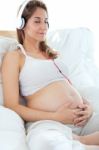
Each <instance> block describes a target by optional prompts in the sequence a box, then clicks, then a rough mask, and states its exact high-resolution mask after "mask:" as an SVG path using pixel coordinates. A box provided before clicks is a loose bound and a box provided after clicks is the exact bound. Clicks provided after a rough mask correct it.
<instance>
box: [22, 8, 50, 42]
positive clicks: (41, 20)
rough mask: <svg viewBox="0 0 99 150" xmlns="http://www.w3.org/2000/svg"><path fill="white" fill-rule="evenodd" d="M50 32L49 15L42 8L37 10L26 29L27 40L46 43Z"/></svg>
mask: <svg viewBox="0 0 99 150" xmlns="http://www.w3.org/2000/svg"><path fill="white" fill-rule="evenodd" d="M47 30H48V15H47V13H46V11H45V10H44V9H42V8H39V7H38V8H37V9H36V11H35V12H34V13H33V15H32V16H31V18H29V20H28V21H27V24H26V26H25V28H24V32H25V38H30V39H32V40H36V41H39V42H40V41H44V40H45V38H46V33H47Z"/></svg>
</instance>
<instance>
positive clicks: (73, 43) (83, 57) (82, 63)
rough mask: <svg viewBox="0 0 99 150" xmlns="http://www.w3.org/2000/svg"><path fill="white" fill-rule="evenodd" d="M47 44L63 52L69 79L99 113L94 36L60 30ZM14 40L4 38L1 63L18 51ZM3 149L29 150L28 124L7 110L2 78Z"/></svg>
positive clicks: (0, 146) (83, 31) (0, 143)
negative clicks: (7, 54) (5, 56)
mask: <svg viewBox="0 0 99 150" xmlns="http://www.w3.org/2000/svg"><path fill="white" fill-rule="evenodd" d="M47 42H48V43H49V44H50V46H51V47H53V48H54V49H56V50H59V51H60V53H61V57H62V59H63V61H64V63H65V64H66V65H67V67H68V70H69V78H70V79H71V81H72V83H73V84H74V86H75V87H76V88H77V89H78V90H79V92H80V93H81V95H82V96H83V97H85V98H87V99H88V100H89V101H90V102H91V103H92V105H93V107H94V110H95V112H96V113H99V92H98V91H99V70H98V69H97V68H96V66H95V64H94V59H93V53H94V48H93V34H92V32H91V31H90V30H89V29H87V28H75V29H60V30H55V31H52V32H49V33H48V36H47ZM16 44H17V41H16V40H15V39H13V38H10V37H9V38H8V37H4V36H0V62H2V58H3V55H4V53H5V52H6V51H8V50H13V49H15V48H16ZM0 118H1V119H0V120H1V121H0V149H2V150H28V146H27V143H26V135H25V128H24V122H23V120H22V119H21V118H20V116H19V115H18V114H16V113H15V112H14V111H12V110H10V109H8V108H5V107H4V106H3V95H2V80H1V78H0Z"/></svg>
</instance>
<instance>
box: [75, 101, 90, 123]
mask: <svg viewBox="0 0 99 150" xmlns="http://www.w3.org/2000/svg"><path fill="white" fill-rule="evenodd" d="M78 108H79V109H81V111H80V112H79V114H78V118H77V119H75V120H74V125H76V126H84V125H85V124H86V123H87V121H88V119H89V118H90V117H91V116H92V114H93V108H92V106H91V104H90V103H89V102H88V101H87V100H86V99H83V105H79V106H78Z"/></svg>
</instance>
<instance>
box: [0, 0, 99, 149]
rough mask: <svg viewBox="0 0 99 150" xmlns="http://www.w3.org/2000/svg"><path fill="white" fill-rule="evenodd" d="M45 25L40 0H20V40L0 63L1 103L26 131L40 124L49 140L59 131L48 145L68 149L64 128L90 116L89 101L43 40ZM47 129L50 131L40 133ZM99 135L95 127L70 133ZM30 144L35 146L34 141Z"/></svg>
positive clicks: (91, 140) (90, 140)
mask: <svg viewBox="0 0 99 150" xmlns="http://www.w3.org/2000/svg"><path fill="white" fill-rule="evenodd" d="M48 27H49V23H48V12H47V8H46V6H45V4H44V3H43V2H42V1H39V0H28V1H25V2H24V3H23V4H22V5H21V7H20V9H19V12H18V25H17V36H18V41H19V44H18V46H17V49H16V50H15V51H12V52H8V53H7V54H6V55H5V57H4V60H3V65H2V78H3V92H4V105H5V106H6V107H8V108H10V109H12V110H14V111H15V112H17V113H18V114H19V115H20V116H21V117H22V118H23V119H24V120H25V121H26V122H27V123H26V130H27V136H28V133H29V132H30V130H32V131H33V132H35V131H36V129H37V130H40V129H42V134H41V135H40V136H41V137H40V138H41V139H43V142H42V143H46V144H47V142H48V145H50V140H52V139H50V138H52V137H51V136H53V135H54V136H55V135H56V136H57V135H58V136H59V137H61V138H58V140H56V144H55V143H54V145H53V144H52V145H51V146H52V148H51V150H58V148H59V147H58V148H57V147H56V145H58V146H60V149H61V150H66V145H65V143H66V141H65V138H66V136H67V135H66V131H65V130H69V132H70V131H71V128H72V127H73V128H79V129H80V133H81V132H82V131H83V130H84V128H85V127H86V125H88V122H91V121H92V118H93V117H94V116H93V111H92V107H91V105H90V104H89V103H88V102H87V101H86V100H84V99H83V98H82V97H81V96H80V94H79V93H78V91H77V90H76V89H75V88H74V87H73V85H72V83H71V82H70V81H69V79H68V78H67V76H66V75H67V72H66V66H65V65H64V64H63V62H62V61H61V60H60V58H59V56H58V53H57V52H55V51H53V49H51V48H50V47H49V46H48V45H47V44H46V42H45V38H46V33H47V30H48ZM20 95H21V96H23V97H24V99H25V100H26V106H23V105H22V104H20V102H19V96H20ZM63 130H64V132H63ZM96 130H99V127H98V128H97V129H96ZM45 131H46V132H47V131H48V134H49V137H46V138H44V133H45ZM92 132H93V131H92ZM34 135H35V134H34ZM50 135H51V136H50ZM32 138H33V137H32ZM69 138H70V137H69ZM97 138H99V132H95V133H93V134H90V135H88V136H76V135H73V136H72V137H71V140H72V139H74V140H78V141H80V142H82V143H83V144H89V145H92V144H93V145H99V141H97ZM34 139H36V137H34ZM34 139H33V140H34ZM60 139H61V142H60ZM46 140H47V142H46ZM34 141H35V140H34ZM80 142H79V143H80ZM46 144H45V145H46ZM83 144H82V145H83ZM29 146H30V149H31V150H32V149H33V150H35V146H34V147H32V146H31V144H29ZM61 146H62V147H61ZM90 147H91V146H86V149H87V148H90ZM36 150H37V148H36Z"/></svg>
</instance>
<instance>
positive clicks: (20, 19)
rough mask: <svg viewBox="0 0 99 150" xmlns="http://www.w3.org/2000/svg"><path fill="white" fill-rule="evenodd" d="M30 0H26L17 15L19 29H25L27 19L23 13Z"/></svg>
mask: <svg viewBox="0 0 99 150" xmlns="http://www.w3.org/2000/svg"><path fill="white" fill-rule="evenodd" d="M29 1H30V0H25V1H24V3H23V5H22V6H21V8H20V10H19V12H18V15H17V27H16V28H17V29H23V27H24V25H25V19H24V18H23V17H22V13H23V11H24V8H25V7H26V5H27V4H28V2H29Z"/></svg>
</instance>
